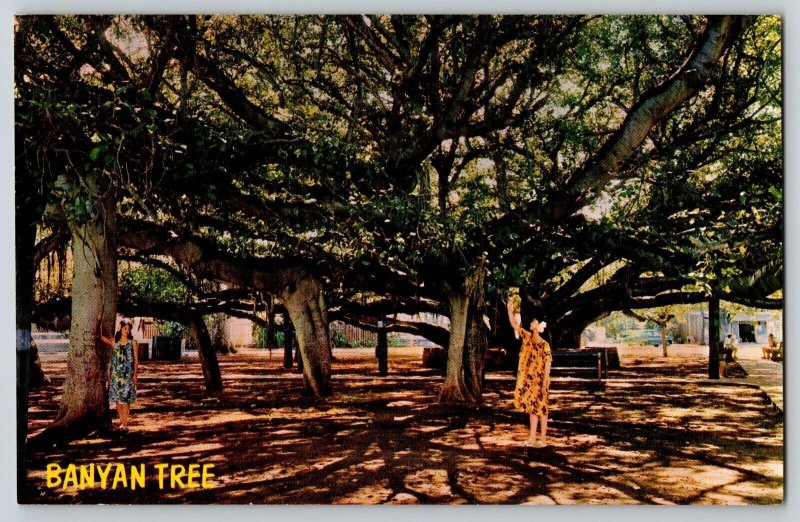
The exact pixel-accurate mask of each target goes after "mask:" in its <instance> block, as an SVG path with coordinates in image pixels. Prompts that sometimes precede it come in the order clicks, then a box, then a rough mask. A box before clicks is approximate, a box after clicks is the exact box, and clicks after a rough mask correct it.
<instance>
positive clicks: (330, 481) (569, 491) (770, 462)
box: [23, 348, 784, 504]
mask: <svg viewBox="0 0 800 522" xmlns="http://www.w3.org/2000/svg"><path fill="white" fill-rule="evenodd" d="M675 352H676V353H674V354H671V356H670V357H668V358H663V357H661V352H660V349H659V350H655V349H652V350H651V349H648V348H641V349H633V350H629V351H627V352H626V351H623V352H621V353H620V359H621V362H622V368H621V369H620V370H617V371H612V372H610V375H609V380H608V381H606V383H605V384H604V385H603V386H600V387H597V386H595V385H594V384H592V382H591V381H587V380H576V379H563V378H560V377H559V375H558V374H554V380H553V385H552V393H551V407H552V413H551V420H550V429H549V445H548V447H546V448H526V447H524V446H523V445H522V441H523V440H524V439H525V437H526V436H527V417H526V416H525V415H524V414H521V413H517V412H514V411H513V409H512V407H511V401H512V398H513V377H512V376H511V374H510V373H502V372H499V373H494V374H492V375H491V377H492V378H491V379H488V380H487V383H486V390H485V396H484V401H485V402H484V404H483V405H482V406H481V407H480V408H458V407H447V406H442V405H437V404H436V397H437V394H438V390H439V386H440V384H441V376H440V375H439V374H438V373H437V372H435V371H432V370H429V369H425V368H422V367H421V365H420V354H421V350H420V349H400V350H398V349H391V350H390V356H391V359H390V375H389V376H388V377H386V378H381V377H379V376H377V362H376V360H375V358H374V352H373V351H372V350H370V349H363V350H347V351H341V352H339V351H337V352H335V355H336V360H335V362H334V381H333V382H334V386H335V391H336V393H335V394H334V396H333V397H331V398H330V399H328V400H325V401H314V400H311V399H307V398H302V397H301V396H300V390H301V384H302V383H301V380H300V376H299V375H298V374H296V373H293V372H291V371H287V370H285V369H283V368H282V367H281V363H282V358H281V357H280V356H279V355H280V354H279V353H278V352H273V353H272V354H271V356H270V354H269V353H268V352H266V351H257V350H243V351H241V352H240V353H237V354H233V355H227V356H220V366H221V368H222V375H223V380H224V384H225V390H224V391H223V392H222V393H220V394H217V395H213V396H208V395H207V394H206V393H205V390H204V386H203V381H202V378H201V375H202V374H201V369H200V365H199V362H198V361H197V359H191V358H187V359H184V360H182V361H180V362H169V363H168V362H153V361H145V362H143V363H142V368H141V378H140V394H139V397H140V400H139V401H138V402H137V404H136V405H135V407H134V410H133V421H132V424H131V431H130V432H129V433H127V434H123V433H120V432H116V431H112V432H109V433H96V434H92V435H90V436H88V437H86V438H83V439H80V440H76V441H73V442H71V443H69V444H66V445H62V446H59V447H55V448H50V449H46V450H37V451H35V452H33V453H32V454H30V455H29V461H28V462H29V473H28V477H29V488H28V489H27V491H25V492H24V493H23V500H24V501H26V502H59V503H73V502H76V503H343V504H344V503H358V504H361V503H363V504H380V503H389V504H418V503H423V504H424V503H429V504H430V503H434V504H464V503H510V504H523V503H525V504H654V503H655V504H687V503H689V504H774V503H780V502H782V499H783V444H784V440H783V418H782V416H776V415H775V414H774V410H773V409H772V408H771V407H770V405H769V404H768V403H767V402H765V400H764V397H763V395H762V393H761V391H760V390H759V389H757V388H753V387H750V386H747V385H744V384H737V383H731V382H719V383H715V382H709V381H708V380H707V379H706V374H705V373H706V366H707V362H706V360H705V358H704V356H703V354H702V353H692V352H689V353H682V354H681V353H678V351H677V350H675ZM43 365H44V369H45V371H46V373H47V374H48V375H49V376H50V377H51V378H52V383H51V384H50V385H48V386H47V387H46V388H44V389H42V390H37V391H34V392H32V393H31V396H30V405H31V407H30V409H29V416H30V418H29V427H30V430H31V432H34V431H36V430H38V429H41V428H42V427H44V426H46V425H47V423H48V422H49V421H50V420H52V419H53V418H54V417H55V414H56V411H57V409H58V406H59V399H60V394H61V386H62V385H63V372H64V370H65V366H66V365H65V358H64V356H63V354H43ZM53 462H55V463H60V464H62V465H66V464H67V463H74V464H76V465H80V464H89V463H109V462H124V463H129V464H139V463H146V464H147V465H148V466H153V465H154V464H155V463H158V462H165V463H170V464H182V465H185V466H188V465H189V464H192V463H200V464H214V466H215V467H214V468H213V473H214V475H215V476H214V478H213V481H212V482H213V487H212V488H211V489H205V490H204V489H176V490H172V489H170V488H164V489H159V487H158V484H157V481H156V480H154V479H153V478H152V476H148V481H147V483H146V486H145V488H144V489H136V490H131V489H129V488H128V489H117V490H113V491H112V490H102V489H98V488H94V489H84V490H75V489H70V490H62V489H59V488H48V487H46V483H45V480H46V475H45V472H44V470H45V468H46V465H47V464H48V463H53Z"/></svg>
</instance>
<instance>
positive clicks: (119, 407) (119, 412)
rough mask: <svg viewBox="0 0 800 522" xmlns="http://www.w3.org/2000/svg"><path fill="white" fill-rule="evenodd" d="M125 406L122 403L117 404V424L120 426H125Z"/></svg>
mask: <svg viewBox="0 0 800 522" xmlns="http://www.w3.org/2000/svg"><path fill="white" fill-rule="evenodd" d="M123 406H124V405H123V404H122V403H119V402H118V403H117V422H119V425H120V426H123V424H122V422H123V421H122V418H123V415H124V414H123V413H122V410H123Z"/></svg>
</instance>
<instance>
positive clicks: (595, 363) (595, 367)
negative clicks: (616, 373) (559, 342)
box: [551, 350, 608, 382]
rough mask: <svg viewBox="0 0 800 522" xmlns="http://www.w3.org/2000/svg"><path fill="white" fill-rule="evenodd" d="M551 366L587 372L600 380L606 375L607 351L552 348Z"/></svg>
mask: <svg viewBox="0 0 800 522" xmlns="http://www.w3.org/2000/svg"><path fill="white" fill-rule="evenodd" d="M551 368H553V369H556V368H558V370H559V371H568V372H569V373H579V374H588V375H590V376H592V377H596V378H597V382H601V381H602V380H603V379H605V378H606V377H607V376H608V360H607V352H606V351H604V350H554V351H553V363H552V365H551Z"/></svg>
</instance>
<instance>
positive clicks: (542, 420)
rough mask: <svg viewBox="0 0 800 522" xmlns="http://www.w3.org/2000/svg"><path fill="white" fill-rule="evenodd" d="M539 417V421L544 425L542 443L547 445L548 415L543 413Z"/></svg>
mask: <svg viewBox="0 0 800 522" xmlns="http://www.w3.org/2000/svg"><path fill="white" fill-rule="evenodd" d="M539 419H540V420H539V422H540V423H541V425H542V438H541V442H542V445H547V416H546V415H542V416H541V417H539Z"/></svg>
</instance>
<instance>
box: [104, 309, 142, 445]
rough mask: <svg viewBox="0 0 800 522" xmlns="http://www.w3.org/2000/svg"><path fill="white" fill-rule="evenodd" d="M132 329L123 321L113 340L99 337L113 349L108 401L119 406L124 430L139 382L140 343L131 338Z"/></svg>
mask: <svg viewBox="0 0 800 522" xmlns="http://www.w3.org/2000/svg"><path fill="white" fill-rule="evenodd" d="M131 329H132V325H131V322H130V321H125V320H123V321H122V322H121V323H120V325H119V330H117V333H116V334H115V335H114V338H113V339H111V338H109V337H105V336H104V335H102V333H101V334H100V335H99V337H100V340H102V341H103V342H104V343H105V344H106V345H108V346H110V347H111V348H112V349H113V351H112V353H111V372H110V373H111V375H110V379H109V381H110V386H109V390H108V399H109V401H110V402H113V403H115V404H116V405H117V415H118V417H119V427H120V429H122V430H127V429H128V421H129V420H130V413H131V404H133V403H134V402H136V385H137V384H138V380H139V357H138V351H139V343H137V342H136V341H135V340H134V339H133V337H132V336H131Z"/></svg>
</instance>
